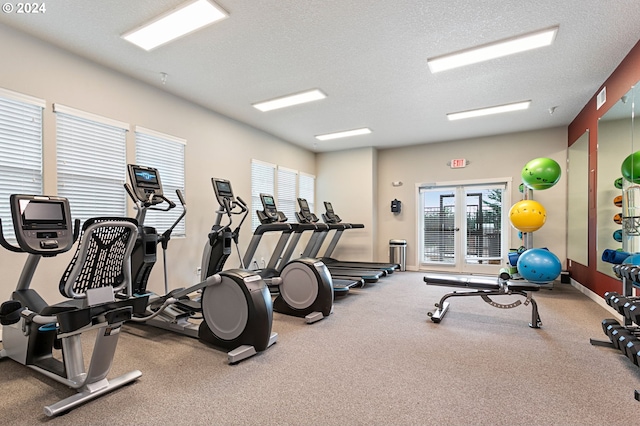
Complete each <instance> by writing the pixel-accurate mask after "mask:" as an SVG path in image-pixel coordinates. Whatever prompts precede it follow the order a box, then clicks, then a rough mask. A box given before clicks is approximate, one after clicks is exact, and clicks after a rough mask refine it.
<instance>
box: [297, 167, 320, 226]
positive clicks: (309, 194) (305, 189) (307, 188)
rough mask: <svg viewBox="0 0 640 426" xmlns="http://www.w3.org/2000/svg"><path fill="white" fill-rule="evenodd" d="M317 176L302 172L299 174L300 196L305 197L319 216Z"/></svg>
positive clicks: (311, 208) (310, 207)
mask: <svg viewBox="0 0 640 426" xmlns="http://www.w3.org/2000/svg"><path fill="white" fill-rule="evenodd" d="M315 186H316V177H315V176H313V175H309V174H307V173H303V172H300V174H299V175H298V194H299V197H300V198H304V199H305V200H307V203H309V209H310V210H311V211H312V212H314V213H316V214H317V215H318V217H320V216H319V213H317V212H316V210H315V199H316V192H315Z"/></svg>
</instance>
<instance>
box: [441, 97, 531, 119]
mask: <svg viewBox="0 0 640 426" xmlns="http://www.w3.org/2000/svg"><path fill="white" fill-rule="evenodd" d="M529 105H531V101H523V102H516V103H513V104H506V105H498V106H492V107H488V108H480V109H472V110H469V111H462V112H452V113H449V114H447V118H448V119H449V121H453V120H462V119H463V118H472V117H482V116H483V115H491V114H501V113H503V112H511V111H519V110H523V109H527V108H529Z"/></svg>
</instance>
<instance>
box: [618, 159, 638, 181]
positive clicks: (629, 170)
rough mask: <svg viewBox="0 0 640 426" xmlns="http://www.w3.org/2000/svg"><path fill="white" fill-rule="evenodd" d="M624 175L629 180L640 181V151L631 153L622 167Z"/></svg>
mask: <svg viewBox="0 0 640 426" xmlns="http://www.w3.org/2000/svg"><path fill="white" fill-rule="evenodd" d="M620 171H621V172H622V177H624V178H625V179H626V180H628V181H629V182H633V183H640V151H636V152H634V153H633V154H630V155H629V156H628V157H627V158H625V159H624V161H623V162H622V166H621V167H620Z"/></svg>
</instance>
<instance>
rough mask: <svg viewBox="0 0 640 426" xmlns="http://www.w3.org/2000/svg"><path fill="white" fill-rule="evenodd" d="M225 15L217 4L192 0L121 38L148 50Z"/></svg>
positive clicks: (202, 0) (226, 14) (205, 0)
mask: <svg viewBox="0 0 640 426" xmlns="http://www.w3.org/2000/svg"><path fill="white" fill-rule="evenodd" d="M227 16H229V14H228V13H227V12H225V11H224V10H223V9H222V8H221V7H220V6H218V5H217V4H214V3H212V2H210V1H208V0H193V1H190V2H187V3H184V4H182V5H180V6H178V7H177V8H176V9H174V10H172V11H170V12H168V13H165V14H163V15H161V16H159V17H157V18H155V19H154V20H152V21H151V22H149V23H147V24H144V25H143V26H141V27H140V28H137V29H135V30H133V31H129V32H128V33H125V34H123V35H122V38H124V39H125V40H127V41H129V42H131V43H133V44H135V45H137V46H139V47H141V48H142V49H144V50H147V51H148V50H151V49H154V48H156V47H158V46H161V45H163V44H165V43H168V42H170V41H172V40H175V39H176V38H178V37H181V36H183V35H186V34H189V33H191V32H193V31H196V30H199V29H200V28H202V27H205V26H207V25H209V24H212V23H214V22H216V21H219V20H221V19H224V18H226V17H227Z"/></svg>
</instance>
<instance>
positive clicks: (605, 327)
mask: <svg viewBox="0 0 640 426" xmlns="http://www.w3.org/2000/svg"><path fill="white" fill-rule="evenodd" d="M613 327H622V326H621V325H620V323H619V322H618V321H617V320H614V319H613V318H608V319H604V320H602V331H603V332H604V334H606V335H607V336H609V335H610V334H611V331H613ZM609 328H611V330H609Z"/></svg>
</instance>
